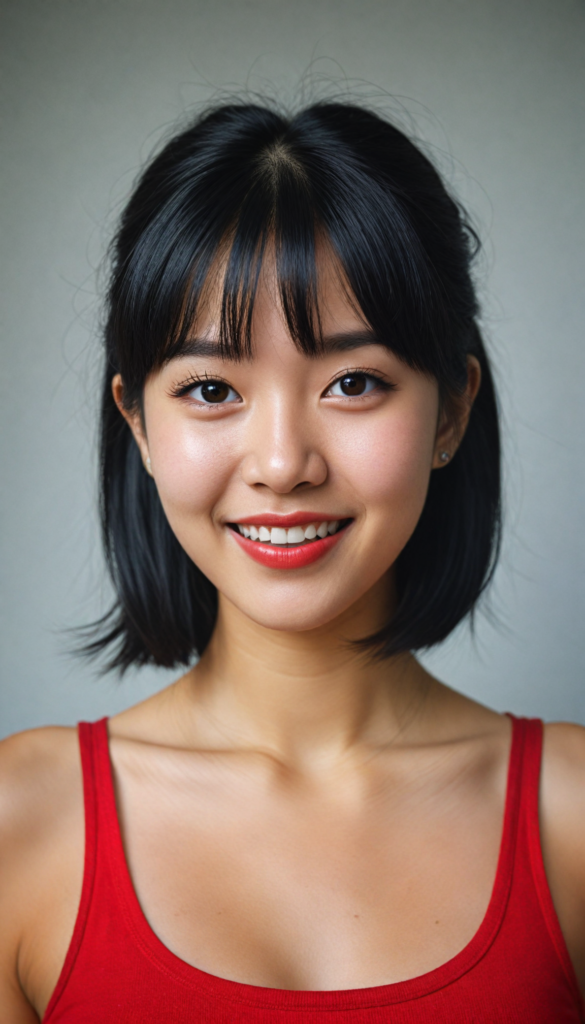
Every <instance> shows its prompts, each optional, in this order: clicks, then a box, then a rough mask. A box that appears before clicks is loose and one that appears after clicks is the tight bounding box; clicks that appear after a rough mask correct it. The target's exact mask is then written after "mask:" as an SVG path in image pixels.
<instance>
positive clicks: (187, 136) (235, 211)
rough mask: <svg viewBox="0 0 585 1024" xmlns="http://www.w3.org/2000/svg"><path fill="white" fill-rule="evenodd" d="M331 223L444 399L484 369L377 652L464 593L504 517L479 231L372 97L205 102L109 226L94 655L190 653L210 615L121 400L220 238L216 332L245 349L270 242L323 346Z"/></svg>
mask: <svg viewBox="0 0 585 1024" xmlns="http://www.w3.org/2000/svg"><path fill="white" fill-rule="evenodd" d="M319 237H321V238H323V237H324V238H326V239H327V242H328V245H329V246H330V248H331V250H332V251H333V253H334V254H335V257H336V259H337V261H338V264H339V267H340V269H341V271H342V273H343V275H344V277H345V280H346V282H347V284H348V285H349V288H350V289H351V293H352V297H353V299H354V300H355V302H356V303H357V305H358V306H359V310H360V311H361V314H362V315H363V317H364V318H365V320H366V321H367V323H368V324H369V325H370V327H371V328H372V329H373V331H374V332H375V335H376V336H377V339H378V340H379V342H380V343H381V344H383V345H386V346H387V347H388V348H389V349H391V350H392V351H393V352H394V353H396V355H397V356H398V357H399V358H400V359H402V360H404V361H405V362H406V363H407V364H408V365H409V366H411V367H414V368H416V369H418V370H420V371H423V372H425V373H427V374H430V375H432V376H433V377H434V378H436V380H437V381H438V385H439V394H440V396H441V399H442V400H443V401H446V402H448V401H449V399H453V398H454V397H455V396H457V395H458V394H461V392H462V390H463V387H464V385H465V381H466V365H467V360H466V357H467V355H468V353H471V354H473V355H474V356H476V357H477V359H478V360H479V362H480V364H481V371H482V382H481V387H480V391H479V394H478V396H477V399H476V401H475V404H474V406H473V409H472V412H471V416H470V419H469V425H468V428H467V431H466V434H465V436H464V438H463V440H462V443H461V445H460V447H459V449H458V451H457V453H456V455H455V457H454V459H453V461H452V462H451V463H450V464H449V465H448V466H446V467H445V468H443V469H441V470H440V471H437V472H432V473H431V480H430V485H429V490H428V495H427V499H426V504H425V506H424V509H423V512H422V515H421V517H420V520H419V522H418V524H417V526H416V529H415V531H414V533H413V535H412V537H411V539H410V540H409V541H408V543H407V545H406V547H405V548H404V550H403V551H402V553H401V554H400V556H399V558H398V560H397V563H396V567H395V568H396V585H397V596H398V604H397V608H396V610H395V613H394V615H393V617H392V619H391V621H390V622H389V623H388V624H387V625H386V627H385V628H384V629H383V630H381V631H380V632H379V633H378V634H377V635H376V636H374V637H370V638H368V639H367V640H366V641H365V643H366V645H369V647H370V649H371V650H372V651H373V652H374V653H375V654H377V655H380V656H383V657H385V656H390V655H393V654H396V653H399V652H401V651H406V650H415V649H418V648H424V647H428V646H430V645H432V644H436V643H438V642H439V641H441V640H443V639H444V638H445V637H446V636H447V635H448V634H449V633H450V632H451V631H452V630H453V629H454V628H455V626H456V625H457V624H458V623H459V622H460V621H461V619H462V618H463V617H464V616H465V615H467V614H468V613H469V612H470V611H472V610H473V608H474V606H475V604H476V602H477V600H478V598H479V596H480V594H481V593H482V591H483V590H484V588H485V587H486V585H487V583H488V581H489V579H490V577H491V575H492V573H493V569H494V565H495V561H496V557H497V552H498V546H499V536H500V441H499V430H498V416H497V404H496V396H495V392H494V385H493V379H492V375H491V372H490V367H489V362H488V358H487V355H486V352H485V348H484V344H483V341H482V338H481V335H480V332H479V330H478V327H477V323H476V317H477V313H478V306H477V301H476V296H475V292H474V287H473V283H472V279H471V275H470V265H471V262H472V260H473V257H474V255H475V253H476V251H477V249H478V247H479V243H478V240H477V236H476V235H475V233H474V231H473V229H472V228H471V227H470V225H469V223H468V222H467V220H466V218H465V215H464V213H463V211H462V210H461V208H460V206H459V205H458V204H457V203H456V202H455V201H454V199H453V198H452V197H451V196H450V195H449V193H448V192H447V190H446V188H445V186H444V184H443V182H442V181H441V179H440V177H439V175H438V173H437V171H436V170H435V168H434V167H433V165H432V164H431V163H430V161H429V160H428V159H427V157H426V156H425V155H423V153H421V152H420V150H419V149H418V148H417V147H416V146H415V145H414V144H413V143H412V142H411V141H410V140H409V139H408V138H407V137H406V136H405V135H404V134H403V133H402V132H401V131H399V130H398V129H397V128H396V127H394V126H393V125H392V124H389V123H388V122H387V121H385V120H384V119H382V118H381V117H379V116H378V115H377V114H375V113H372V112H370V111H367V110H364V109H362V108H360V107H358V106H354V105H349V104H344V103H317V104H315V105H313V106H310V107H308V108H307V109H304V110H302V111H301V112H300V113H297V114H296V115H294V116H292V117H285V116H283V115H282V114H280V113H279V112H277V111H275V110H273V109H270V108H269V107H266V106H262V105H257V104H243V103H242V104H229V105H223V106H220V107H218V108H216V109H213V110H212V111H210V112H207V113H206V114H204V115H203V116H201V117H199V118H198V119H197V120H196V121H195V122H194V123H193V124H192V125H191V126H190V127H189V128H188V129H187V130H186V131H182V132H181V133H180V134H178V135H177V136H176V137H175V138H173V139H172V140H171V141H170V142H169V143H168V144H167V145H166V146H165V148H164V149H163V150H162V151H161V152H160V154H159V155H158V156H157V157H156V158H155V159H154V160H153V161H152V162H151V163H150V165H149V166H147V167H146V169H145V171H144V172H143V174H142V175H141V177H140V179H139V181H138V183H137V185H136V188H135V189H134V192H133V194H132V196H131V198H130V200H129V202H128V204H127V206H126V208H125V210H124V212H123V215H122V218H121V223H120V227H119V231H118V233H117V236H116V238H115V240H114V246H113V250H112V251H113V261H112V272H111V280H110V286H109V291H108V297H107V302H108V316H107V321H106V326H105V349H106V360H105V374H104V382H103V397H102V411H101V417H102V419H101V442H100V471H101V518H102V530H103V541H104V545H105V551H106V556H107V563H108V568H109V572H110V574H111V577H112V580H113V584H114V588H115V594H116V599H115V603H114V605H113V607H112V608H111V609H110V611H109V612H108V613H107V614H106V615H105V616H104V617H103V618H102V619H100V620H99V622H98V623H97V624H96V625H95V626H94V627H93V629H94V630H95V632H93V633H92V634H91V636H90V637H89V638H88V637H87V635H86V639H89V642H88V643H87V644H86V646H85V647H84V651H85V652H86V653H88V654H99V653H101V652H102V651H105V650H107V651H109V662H108V667H109V668H112V667H117V668H118V669H120V670H121V671H124V670H126V669H127V668H128V667H129V666H131V665H142V664H146V663H149V662H150V663H154V664H156V665H163V666H169V667H170V666H176V665H179V664H182V665H185V664H189V663H190V662H191V661H192V659H193V657H194V656H195V655H197V654H201V653H202V652H203V650H204V649H205V647H206V644H207V643H208V641H209V638H210V636H211V634H212V631H213V628H214V624H215V619H216V612H217V593H216V590H215V587H214V586H213V584H212V583H211V582H210V581H209V580H208V579H207V578H206V577H205V576H204V575H203V573H202V572H201V570H200V569H199V568H198V567H197V566H196V565H195V564H194V563H193V562H192V561H191V559H190V558H189V556H188V555H187V554H186V552H185V551H184V550H183V548H182V547H181V546H180V544H179V542H178V541H177V539H176V537H175V536H174V534H173V532H172V531H171V528H170V526H169V524H168V522H167V519H166V516H165V514H164V512H163V509H162V506H161V503H160V500H159V497H158V494H157V490H156V486H155V484H154V482H153V480H152V479H151V478H150V477H149V476H148V474H147V473H146V471H145V469H144V467H143V465H142V462H141V458H140V454H139V451H138V448H137V446H136V444H135V442H134V440H133V437H132V434H131V432H130V430H129V428H128V426H127V424H126V422H125V421H124V419H123V417H122V416H121V415H120V413H119V411H118V409H117V408H116V405H115V402H114V399H113V397H112V391H111V380H112V376H113V375H114V374H116V373H121V375H122V378H123V381H124V396H125V402H126V404H127V406H128V408H134V409H136V408H141V400H142V392H143V387H144V383H145V380H146V378H147V377H148V375H149V374H150V373H151V372H152V371H155V370H156V369H157V368H159V367H161V366H162V365H163V364H164V363H165V362H166V360H168V359H169V358H172V357H173V356H174V355H175V354H178V353H179V352H180V351H181V347H182V345H183V344H184V343H185V340H186V337H187V334H188V331H189V327H190V325H191V324H192V323H193V318H194V317H195V315H196V312H197V305H198V301H199V299H200V297H201V295H202V291H203V288H204V286H205V282H206V279H207V277H208V275H209V272H210V270H211V268H212V267H213V265H214V261H216V260H217V257H218V254H219V253H220V252H222V253H225V252H226V251H227V262H226V271H225V276H224V281H223V297H222V303H221V330H220V344H221V346H222V347H223V350H224V351H229V352H230V353H231V354H232V355H235V356H236V358H237V356H238V355H240V354H243V353H244V352H247V351H249V350H250V345H251V318H252V312H253V308H254V298H255V294H256V290H257V286H258V279H259V272H260V267H261V263H262V258H263V255H264V253H265V250H266V248H267V245H270V247H271V252H272V253H274V254H275V262H276V272H277V279H278V285H279V289H280V297H281V301H282V308H283V312H284V315H285V317H286V322H287V324H288V329H289V331H290V334H291V337H292V339H293V341H294V343H295V344H296V345H297V346H298V347H299V349H301V350H302V351H303V352H306V353H315V352H316V351H318V349H319V330H318V323H319V316H318V309H317V308H316V295H317V269H316V257H315V252H316V243H317V240H318V238H319Z"/></svg>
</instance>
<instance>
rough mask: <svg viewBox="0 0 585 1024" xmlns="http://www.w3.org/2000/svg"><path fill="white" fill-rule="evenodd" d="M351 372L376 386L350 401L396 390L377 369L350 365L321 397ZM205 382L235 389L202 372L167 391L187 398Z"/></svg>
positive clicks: (225, 382)
mask: <svg viewBox="0 0 585 1024" xmlns="http://www.w3.org/2000/svg"><path fill="white" fill-rule="evenodd" d="M353 374H355V375H356V376H357V375H358V374H359V375H360V376H363V377H369V378H370V380H375V381H376V388H375V389H374V391H370V392H368V393H367V394H365V395H354V396H351V395H346V396H344V397H345V398H346V399H347V400H348V401H350V402H357V401H364V400H365V399H367V398H369V397H370V395H372V394H374V393H375V392H376V391H378V390H380V391H382V392H386V393H388V392H389V391H395V390H396V384H392V383H391V382H390V381H388V380H385V378H384V377H382V376H381V375H380V373H379V372H378V371H377V370H372V369H370V368H369V367H362V366H354V367H351V368H350V369H346V370H344V371H343V373H339V374H337V376H336V377H334V378H333V380H332V381H330V382H329V384H327V386H326V388H325V390H324V391H323V392H322V395H323V397H325V396H326V395H327V392H328V391H330V390H331V388H333V387H334V386H335V385H336V384H338V383H339V381H341V380H343V378H344V377H351V376H352V375H353ZM206 382H209V383H211V382H213V383H216V382H217V383H218V384H220V383H221V384H226V385H227V387H229V388H231V390H232V391H235V388H232V386H231V384H229V383H228V381H227V380H225V378H224V377H218V376H213V375H211V374H208V373H203V374H193V375H191V376H190V377H187V378H186V380H184V381H181V382H180V383H179V384H176V385H175V386H174V387H173V388H171V390H170V392H169V393H170V395H171V396H172V397H173V398H187V397H188V395H189V392H191V391H193V389H194V388H196V387H198V385H200V384H205V383H206ZM236 394H237V392H236ZM334 397H336V398H337V397H339V396H337V395H335V396H334ZM198 404H199V405H204V406H205V407H213V405H214V404H217V405H227V404H231V403H226V402H220V403H213V402H209V403H207V402H200V403H198Z"/></svg>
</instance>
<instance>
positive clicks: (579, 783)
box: [540, 722, 585, 991]
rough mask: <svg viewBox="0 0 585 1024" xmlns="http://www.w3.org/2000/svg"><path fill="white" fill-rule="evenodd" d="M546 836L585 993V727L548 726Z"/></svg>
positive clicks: (551, 877)
mask: <svg viewBox="0 0 585 1024" xmlns="http://www.w3.org/2000/svg"><path fill="white" fill-rule="evenodd" d="M540 834H541V845H542V854H543V858H544V865H545V870H546V875H547V879H548V884H549V888H550V892H551V896H552V899H553V903H554V905H555V908H556V911H557V915H558V918H559V921H560V925H561V929H562V931H563V934H564V937H565V940H566V943H567V946H568V949H569V953H570V955H571V959H572V961H573V965H574V967H575V970H576V972H577V977H578V979H579V983H580V985H581V987H582V989H583V991H585V728H583V727H582V726H580V725H569V724H567V723H564V722H555V723H553V724H551V725H546V726H545V728H544V746H543V759H542V773H541V783H540Z"/></svg>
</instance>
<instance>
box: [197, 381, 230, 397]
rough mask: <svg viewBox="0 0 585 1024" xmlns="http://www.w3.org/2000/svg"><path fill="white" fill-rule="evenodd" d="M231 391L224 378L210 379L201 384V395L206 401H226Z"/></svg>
mask: <svg viewBox="0 0 585 1024" xmlns="http://www.w3.org/2000/svg"><path fill="white" fill-rule="evenodd" d="M229 393H230V389H229V386H228V385H227V384H224V382H223V381H222V380H209V381H207V382H206V383H205V384H202V385H201V397H202V399H203V401H204V402H225V400H226V398H227V397H228V395H229Z"/></svg>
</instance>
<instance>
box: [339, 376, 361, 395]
mask: <svg viewBox="0 0 585 1024" xmlns="http://www.w3.org/2000/svg"><path fill="white" fill-rule="evenodd" d="M365 388H366V378H365V377H364V376H363V374H360V375H358V374H352V375H351V376H350V377H344V378H343V380H342V381H341V390H342V391H343V393H344V394H345V395H363V393H364V391H365Z"/></svg>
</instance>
